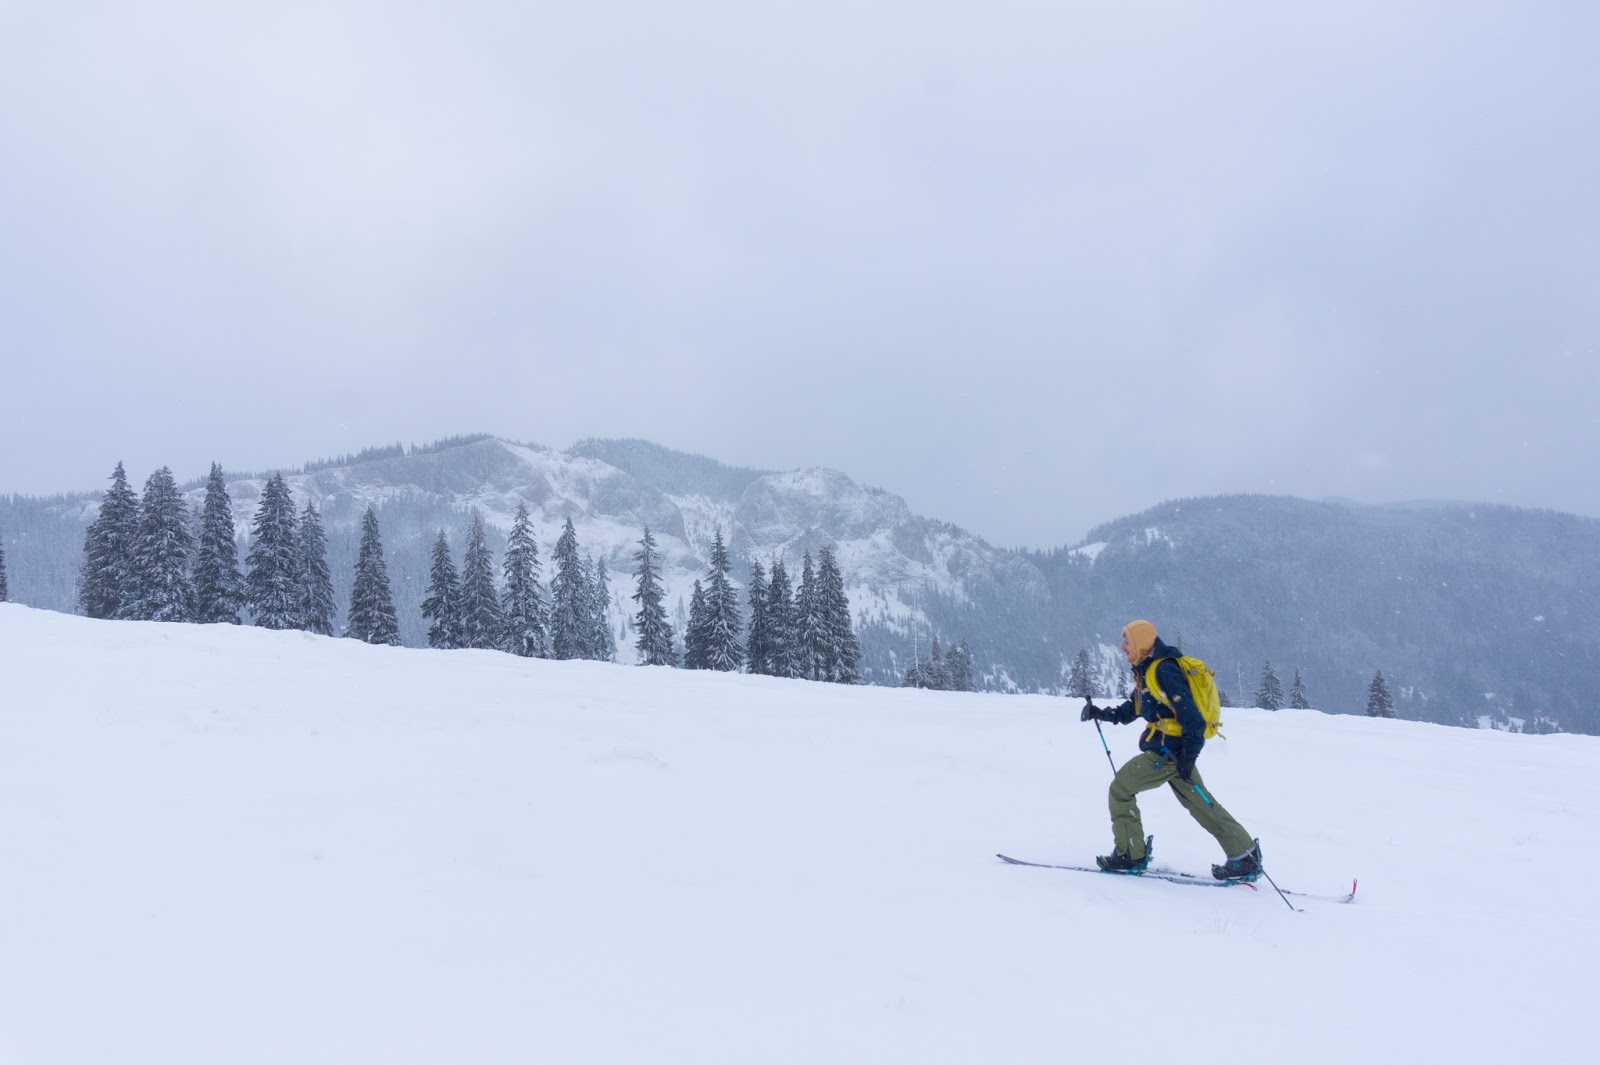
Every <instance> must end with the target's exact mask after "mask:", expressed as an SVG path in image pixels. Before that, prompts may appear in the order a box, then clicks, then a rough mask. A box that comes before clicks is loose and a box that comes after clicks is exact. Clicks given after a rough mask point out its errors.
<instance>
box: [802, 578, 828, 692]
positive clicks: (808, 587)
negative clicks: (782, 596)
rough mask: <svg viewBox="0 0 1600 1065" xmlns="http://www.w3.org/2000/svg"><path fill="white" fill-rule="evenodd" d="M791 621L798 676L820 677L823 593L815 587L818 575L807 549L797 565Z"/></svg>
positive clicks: (818, 678) (824, 635) (813, 678)
mask: <svg viewBox="0 0 1600 1065" xmlns="http://www.w3.org/2000/svg"><path fill="white" fill-rule="evenodd" d="M794 620H795V650H796V651H797V652H798V654H799V658H800V663H799V665H800V672H799V676H801V677H803V678H805V679H806V680H821V679H822V660H823V652H824V647H823V643H824V640H825V639H826V632H825V630H824V628H823V623H822V595H821V593H820V591H819V589H818V587H817V574H816V570H815V569H814V568H813V567H812V565H811V552H810V551H807V552H806V553H805V561H804V563H803V564H802V565H801V567H800V587H799V588H798V589H796V590H795V601H794Z"/></svg>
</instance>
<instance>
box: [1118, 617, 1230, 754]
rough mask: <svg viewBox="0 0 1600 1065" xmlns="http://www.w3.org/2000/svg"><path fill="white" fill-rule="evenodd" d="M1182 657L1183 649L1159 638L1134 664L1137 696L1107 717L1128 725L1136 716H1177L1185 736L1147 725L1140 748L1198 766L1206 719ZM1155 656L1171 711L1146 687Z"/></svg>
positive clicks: (1163, 690)
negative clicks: (1196, 763)
mask: <svg viewBox="0 0 1600 1065" xmlns="http://www.w3.org/2000/svg"><path fill="white" fill-rule="evenodd" d="M1181 657H1183V652H1182V651H1180V650H1178V649H1177V648H1176V647H1173V646H1172V645H1171V644H1167V643H1163V642H1162V641H1161V639H1160V637H1157V638H1156V642H1155V645H1154V646H1153V647H1151V648H1150V653H1149V654H1148V655H1146V656H1145V657H1144V658H1143V659H1142V660H1141V661H1140V662H1139V664H1138V665H1136V666H1134V667H1133V698H1132V699H1128V700H1125V701H1124V702H1123V704H1122V705H1121V706H1118V707H1112V708H1109V709H1107V710H1106V720H1107V721H1112V722H1115V723H1116V724H1118V725H1126V724H1128V723H1129V722H1130V721H1132V720H1134V719H1135V718H1143V719H1144V720H1146V721H1156V720H1159V719H1160V718H1176V719H1177V721H1178V724H1179V725H1180V726H1181V727H1182V728H1183V735H1182V736H1168V735H1167V734H1166V733H1165V732H1161V731H1157V730H1153V729H1149V728H1146V729H1145V732H1144V735H1143V736H1141V737H1139V749H1140V750H1141V751H1151V752H1154V753H1157V754H1159V753H1162V752H1167V753H1170V754H1171V755H1172V757H1173V758H1175V759H1176V760H1177V762H1178V764H1179V765H1194V762H1195V759H1196V758H1199V757H1200V749H1201V748H1202V747H1204V746H1205V745H1206V719H1205V718H1204V717H1203V716H1202V715H1201V713H1200V707H1199V706H1197V705H1196V704H1195V701H1194V692H1192V691H1190V690H1189V678H1188V677H1185V676H1184V675H1183V669H1182V667H1180V666H1179V665H1178V663H1177V659H1179V658H1181ZM1155 659H1159V660H1160V661H1159V663H1158V664H1157V665H1156V683H1157V684H1159V685H1161V694H1163V695H1165V696H1166V697H1167V698H1168V699H1170V700H1171V701H1172V707H1173V708H1172V709H1171V710H1169V709H1167V708H1166V707H1165V706H1163V705H1161V703H1160V701H1159V700H1157V699H1156V697H1155V696H1154V695H1151V694H1150V693H1149V692H1147V691H1145V690H1144V674H1145V670H1147V669H1149V668H1150V663H1151V661H1152V660H1155ZM1169 748H1170V750H1169Z"/></svg>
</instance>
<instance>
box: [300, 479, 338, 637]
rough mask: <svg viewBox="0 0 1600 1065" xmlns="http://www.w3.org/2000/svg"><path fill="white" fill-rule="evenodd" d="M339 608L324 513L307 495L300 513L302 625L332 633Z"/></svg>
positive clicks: (321, 632) (313, 630) (314, 630)
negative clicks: (329, 562) (324, 527)
mask: <svg viewBox="0 0 1600 1065" xmlns="http://www.w3.org/2000/svg"><path fill="white" fill-rule="evenodd" d="M337 611H338V607H337V606H336V605H335V604H334V600H333V574H332V573H330V572H329V571H328V534H327V533H325V532H324V531H323V529H322V515H321V514H319V513H318V512H317V508H316V507H314V506H312V505H311V500H309V499H308V500H306V508H305V510H303V511H302V512H301V513H300V627H301V628H303V629H305V630H306V631H307V632H314V633H317V634H318V635H319V636H332V635H333V624H334V614H335V613H336V612H337Z"/></svg>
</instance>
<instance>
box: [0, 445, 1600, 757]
mask: <svg viewBox="0 0 1600 1065" xmlns="http://www.w3.org/2000/svg"><path fill="white" fill-rule="evenodd" d="M112 461H114V459H113V460H112ZM107 465H108V472H109V466H110V465H111V462H108V464H107ZM148 472H149V471H144V470H129V471H128V473H129V478H130V481H132V482H133V483H134V485H135V486H136V487H137V486H139V485H141V484H142V483H143V479H144V477H145V475H146V474H147V473H148ZM285 474H286V477H287V480H288V482H289V485H290V487H291V490H292V492H293V494H294V497H295V501H296V504H297V505H299V506H303V505H304V503H305V502H306V501H307V500H311V501H313V502H315V503H316V504H317V506H318V507H319V509H321V511H322V514H323V518H324V521H325V523H326V526H327V534H328V552H329V554H328V561H329V564H330V567H331V569H332V571H333V576H334V581H335V591H336V595H337V598H338V601H339V603H340V605H341V608H342V607H343V605H344V604H345V603H347V601H348V597H349V591H350V582H351V579H352V573H353V569H354V563H355V557H356V548H357V544H358V541H359V536H360V530H359V522H360V517H361V515H362V513H363V512H364V511H365V510H366V508H367V507H368V506H369V505H370V506H373V507H375V508H376V510H377V513H378V517H379V521H380V525H381V528H382V531H383V542H384V548H385V555H386V557H387V560H388V567H389V575H390V579H391V581H392V583H393V588H394V597H395V604H396V607H397V609H398V612H399V618H400V626H401V636H402V639H403V640H404V642H405V643H407V644H410V645H422V644H424V643H425V642H426V636H425V626H424V622H423V618H422V616H421V613H420V603H421V600H422V597H423V590H424V588H425V586H426V583H427V572H428V561H429V559H428V552H429V548H430V546H431V544H432V542H433V539H434V537H435V536H436V535H437V533H438V531H439V530H441V529H443V530H444V531H445V532H446V534H447V536H448V538H449V539H450V542H451V544H452V546H453V547H454V548H455V550H456V552H457V556H458V557H459V552H460V550H461V547H462V543H463V541H464V538H465V533H466V529H467V526H468V523H469V522H470V515H471V512H472V511H473V510H474V509H476V510H477V511H478V512H480V513H481V514H482V515H483V517H484V520H485V522H486V524H487V526H488V528H489V538H490V546H491V548H492V549H493V551H494V552H495V556H496V558H497V559H498V558H499V557H500V555H501V553H502V552H503V549H504V538H505V534H506V532H507V530H508V529H509V527H510V524H511V521H512V517H513V515H514V514H515V512H516V509H517V507H518V505H519V504H523V503H525V504H526V505H527V507H528V509H529V511H530V513H531V514H532V517H533V520H534V525H535V532H536V537H537V540H538V543H539V549H540V553H541V557H542V560H543V561H544V563H545V567H546V569H545V576H546V578H548V577H549V558H550V550H551V548H552V546H553V544H554V542H555V539H556V537H557V536H558V535H559V532H560V529H561V527H562V525H563V523H564V522H565V521H566V520H567V519H568V518H571V519H572V521H573V523H574V526H575V528H576V530H577V534H578V540H579V545H580V549H581V550H582V551H583V552H585V553H588V554H592V555H593V556H594V557H595V558H597V559H603V560H604V561H605V564H606V566H607V568H608V570H609V572H610V575H611V592H612V601H611V611H610V612H611V620H612V624H613V626H614V628H615V630H616V631H617V633H618V635H619V639H618V644H619V650H618V655H617V658H618V660H619V661H622V662H632V661H634V660H635V659H634V653H633V643H632V638H633V633H632V628H631V616H632V614H633V612H634V610H635V609H636V608H635V605H634V604H633V603H632V602H631V601H630V600H629V596H631V595H632V593H633V580H632V573H633V569H634V565H633V561H632V556H633V553H634V551H635V550H636V549H637V541H638V540H639V538H640V536H641V533H642V530H643V528H644V527H645V526H646V525H648V526H649V528H650V530H651V532H652V533H653V534H654V536H655V537H656V540H657V543H658V547H659V551H660V556H661V571H662V578H663V584H664V586H665V588H666V591H667V599H666V603H667V608H668V611H669V614H670V615H671V616H672V620H673V622H674V624H675V627H676V628H677V631H678V632H679V634H680V637H681V634H682V631H683V623H684V620H685V616H686V613H687V607H688V601H689V593H690V591H691V589H692V587H693V583H694V581H695V580H696V579H699V578H702V577H704V575H705V571H706V565H707V559H708V555H709V548H710V544H711V541H712V539H713V537H714V536H715V535H716V533H717V531H718V530H721V532H722V534H723V536H724V538H725V540H726V542H727V545H728V548H729V552H730V555H731V556H732V558H733V560H734V564H735V577H737V578H739V579H741V580H742V579H743V578H744V576H745V575H746V574H747V572H748V565H749V563H750V562H751V561H752V560H759V561H761V562H762V563H763V564H766V563H767V562H769V561H770V560H771V559H773V558H782V559H783V560H784V561H785V563H786V565H788V566H789V568H790V571H791V573H792V574H797V573H798V567H799V564H800V559H801V557H802V555H803V553H804V552H806V551H811V552H813V553H815V552H816V551H817V549H819V548H821V547H823V546H829V547H832V548H833V549H834V551H835V552H836V554H837V556H838V560H839V564H840V567H841V570H842V571H843V574H844V578H845V582H846V587H847V592H848V595H849V598H850V603H851V607H852V613H853V617H854V620H855V624H856V629H857V632H858V635H859V636H860V638H861V643H862V649H863V662H862V666H863V674H864V676H865V678H866V680H867V681H868V682H869V683H877V684H898V683H899V681H900V678H901V676H902V674H903V673H904V671H905V669H906V667H907V666H908V665H909V664H910V662H911V661H912V660H913V658H914V656H916V655H919V654H926V653H927V647H928V642H929V641H930V640H931V638H933V637H935V636H937V637H938V638H939V639H940V640H941V641H942V642H943V643H944V644H945V645H950V644H954V643H959V642H966V643H967V644H968V645H969V646H970V647H971V649H972V652H973V656H974V659H975V662H976V665H977V670H978V674H979V683H980V685H981V686H983V687H986V688H990V689H994V690H1002V691H1013V690H1020V691H1043V692H1051V693H1055V692H1061V691H1063V690H1064V687H1065V683H1066V677H1067V673H1068V670H1069V668H1070V665H1071V662H1072V660H1073V658H1074V657H1075V656H1076V655H1077V654H1078V653H1079V652H1080V651H1081V650H1087V651H1089V652H1090V654H1091V657H1092V659H1093V661H1094V663H1095V665H1096V667H1097V672H1098V677H1097V679H1098V681H1099V683H1100V684H1101V686H1102V689H1103V690H1105V691H1107V692H1108V693H1110V692H1111V691H1113V690H1114V691H1115V692H1117V693H1118V694H1120V692H1121V690H1122V688H1123V687H1124V686H1125V684H1126V677H1127V671H1126V667H1125V666H1123V665H1122V664H1121V663H1120V662H1119V660H1118V657H1117V653H1116V650H1115V645H1116V643H1117V640H1118V631H1119V629H1120V627H1121V625H1122V624H1124V623H1125V622H1126V621H1128V620H1130V619H1131V618H1133V617H1148V618H1150V619H1151V620H1153V621H1155V622H1156V624H1157V625H1158V626H1159V627H1160V629H1161V631H1162V633H1163V634H1164V635H1165V636H1167V637H1168V638H1169V639H1172V640H1174V641H1177V642H1179V643H1180V644H1181V646H1182V647H1183V648H1184V649H1185V650H1187V651H1189V652H1191V653H1193V654H1196V655H1199V656H1200V657H1203V658H1205V659H1206V660H1207V661H1208V662H1209V663H1210V664H1211V665H1212V666H1213V667H1214V668H1215V669H1216V671H1217V675H1218V682H1219V685H1220V686H1221V687H1222V689H1223V690H1224V692H1225V693H1226V694H1227V695H1228V697H1229V699H1230V701H1231V702H1232V703H1233V704H1234V705H1246V704H1249V703H1250V702H1252V700H1253V696H1254V693H1255V691H1256V689H1257V686H1258V683H1259V680H1260V677H1261V673H1262V669H1263V666H1264V665H1265V663H1266V662H1267V661H1268V660H1270V661H1271V662H1272V664H1273V666H1274V669H1275V671H1276V673H1277V675H1278V676H1279V677H1280V678H1281V680H1282V682H1283V685H1284V687H1285V688H1286V689H1287V688H1288V686H1289V684H1290V680H1291V678H1292V676H1293V675H1294V673H1295V671H1297V670H1298V671H1299V673H1300V674H1301V677H1302V679H1303V680H1304V682H1305V685H1306V688H1307V691H1308V694H1309V697H1310V701H1311V704H1312V705H1313V706H1316V707H1318V708H1319V709H1325V710H1329V711H1334V712H1356V713H1359V712H1362V710H1363V709H1364V706H1365V700H1366V686H1367V684H1368V682H1369V681H1370V680H1371V678H1372V676H1373V674H1374V672H1375V671H1377V670H1380V669H1381V670H1382V671H1383V673H1384V675H1385V677H1386V678H1387V679H1388V680H1389V682H1390V684H1391V686H1392V688H1393V690H1394V691H1395V695H1396V706H1397V709H1398V710H1399V713H1400V716H1402V717H1411V718H1415V719H1420V720H1427V721H1436V722H1441V723H1446V724H1467V725H1474V726H1476V725H1493V726H1496V727H1511V728H1524V729H1540V730H1547V729H1561V730H1566V731H1579V732H1590V733H1600V711H1597V710H1596V709H1595V708H1594V707H1593V705H1592V700H1590V699H1589V698H1587V696H1586V692H1585V689H1584V687H1583V684H1582V682H1581V680H1580V679H1579V678H1582V677H1586V676H1587V675H1588V674H1589V673H1590V672H1591V671H1592V670H1593V668H1594V667H1597V666H1600V610H1597V609H1596V608H1595V607H1594V606H1592V605H1591V604H1592V602H1593V598H1592V596H1591V595H1590V594H1589V593H1590V592H1591V591H1593V590H1595V589H1596V588H1600V521H1595V520H1592V519H1587V518H1580V517H1576V516H1572V515H1566V514H1559V513H1555V512H1550V511H1531V510H1522V509H1517V508H1511V507H1504V506H1494V505H1472V504H1417V505H1409V506H1398V505H1389V506H1361V505H1355V504H1348V503H1340V502H1328V501H1323V502H1311V501H1306V500H1298V499H1290V498H1284V497H1266V496H1225V497H1211V498H1206V499H1192V500H1181V501H1174V502H1169V503H1166V504H1163V505H1161V506H1158V507H1155V508H1153V509H1151V510H1149V511H1146V512H1144V513H1142V514H1138V515H1133V516H1128V517H1124V518H1119V519H1117V520H1115V521H1111V522H1108V523H1106V524H1104V525H1101V526H1100V527H1098V528H1096V529H1095V530H1093V531H1092V532H1091V533H1090V535H1089V537H1088V538H1087V539H1086V540H1085V541H1084V542H1083V543H1080V544H1075V545H1063V546H1061V547H1060V548H1056V549H1053V550H1048V551H1014V550H1008V549H1001V548H997V547H995V546H993V545H990V544H988V543H986V542H985V541H984V540H982V539H981V538H979V537H977V536H974V535H972V534H971V533H968V532H967V531H965V530H963V529H961V528H959V527H957V526H954V525H951V524H949V523H947V522H942V521H939V520H936V519H934V518H929V517H924V516H921V515H917V514H914V513H912V512H911V510H910V508H909V507H908V506H907V505H906V503H905V501H904V500H902V499H901V498H900V497H898V496H896V495H894V494H893V493H891V492H889V491H886V490H884V489H880V488H874V487H869V486H865V485H862V484H859V483H857V482H856V481H855V480H853V479H852V478H851V477H850V476H848V475H847V474H846V473H844V472H841V471H837V470H829V469H821V468H811V469H800V470H791V471H782V472H776V471H768V470H756V469H745V468H738V467H730V466H726V465H723V464H721V463H718V462H715V461H713V460H711V459H708V458H704V457H701V456H696V455H686V454H683V453H679V452H674V451H670V450H667V449H665V448H661V447H659V446H656V445H654V444H651V443H648V442H645V441H639V440H589V441H585V442H582V443H580V444H577V445H575V446H573V447H571V448H568V449H566V450H564V451H562V450H554V449H550V448H546V447H541V446H538V445H533V444H523V443H515V442H511V441H507V440H502V439H498V438H493V437H460V438H453V439H450V440H446V441H441V442H439V443H437V444H433V445H428V446H425V447H412V448H403V447H400V446H398V445H397V446H394V447H387V448H377V449H373V450H371V451H368V452H363V453H362V454H359V455H356V456H350V457H346V458H341V459H338V460H332V461H325V462H318V463H312V464H309V465H307V466H306V467H304V468H302V469H300V470H298V471H295V472H292V473H290V472H289V471H285ZM268 476H270V473H251V474H229V475H228V476H227V480H228V488H229V492H230V494H231V496H232V500H233V506H234V518H235V525H236V528H237V530H238V535H239V537H240V542H241V549H243V548H245V547H246V545H245V539H246V538H247V537H248V535H249V527H250V521H251V519H252V517H253V515H254V511H255V508H256V506H257V504H258V502H259V499H260V493H261V491H262V489H263V487H264V485H265V482H266V478H267V477H268ZM1038 490H1039V491H1041V492H1046V491H1058V490H1060V486H1059V485H1041V486H1039V489H1038ZM184 491H185V493H186V495H187V497H188V499H189V500H190V502H191V504H193V505H198V503H199V501H200V498H201V496H202V494H203V490H202V485H201V483H200V482H198V481H197V482H194V483H190V484H188V485H185V486H184ZM98 498H99V496H98V494H97V493H96V494H74V495H63V496H56V497H50V498H33V497H21V496H13V497H10V498H0V537H3V542H4V544H5V548H6V552H7V554H6V558H7V566H8V571H9V575H10V598H11V599H13V600H15V601H17V602H22V603H26V604H29V605H33V606H39V607H45V608H49V609H54V610H65V611H71V610H73V609H74V603H75V582H76V574H77V567H78V564H79V562H80V559H81V553H82V539H83V532H84V530H85V528H86V527H87V525H88V523H89V522H90V521H92V520H93V518H94V516H95V513H96V509H97V505H98ZM242 556H243V550H241V557H242Z"/></svg>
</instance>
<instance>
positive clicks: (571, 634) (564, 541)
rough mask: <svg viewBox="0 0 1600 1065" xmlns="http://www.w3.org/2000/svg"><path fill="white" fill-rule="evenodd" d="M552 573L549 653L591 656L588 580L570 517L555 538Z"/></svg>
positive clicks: (575, 531)
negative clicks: (589, 644)
mask: <svg viewBox="0 0 1600 1065" xmlns="http://www.w3.org/2000/svg"><path fill="white" fill-rule="evenodd" d="M552 558H553V560H554V563H555V568H556V571H555V573H554V574H552V575H551V577H550V656H551V657H552V658H557V659H561V660H566V659H571V658H587V657H589V653H588V652H589V648H588V636H589V615H588V611H587V604H588V599H589V590H590V586H589V581H588V580H587V579H586V578H585V576H584V572H583V561H582V560H581V559H580V558H579V557H578V531H577V530H576V529H574V528H573V527H572V519H571V518H568V519H567V524H566V526H565V527H564V528H563V529H562V530H561V536H560V537H559V538H558V539H557V540H556V549H555V552H554V554H553V555H552Z"/></svg>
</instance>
